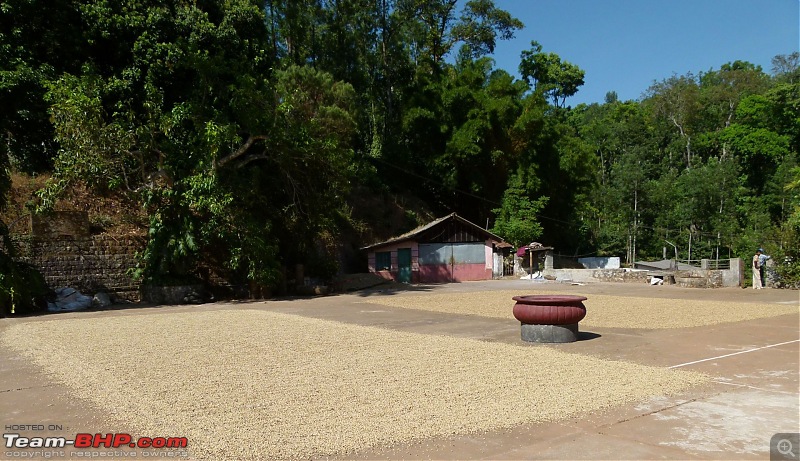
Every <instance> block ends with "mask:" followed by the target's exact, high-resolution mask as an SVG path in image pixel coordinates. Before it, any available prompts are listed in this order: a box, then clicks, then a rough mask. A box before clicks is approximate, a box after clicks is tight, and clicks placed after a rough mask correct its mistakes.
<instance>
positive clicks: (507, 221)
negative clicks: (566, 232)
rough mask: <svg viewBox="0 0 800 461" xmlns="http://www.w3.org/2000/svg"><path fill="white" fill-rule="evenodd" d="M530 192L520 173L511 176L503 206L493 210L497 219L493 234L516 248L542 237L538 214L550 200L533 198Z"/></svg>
mask: <svg viewBox="0 0 800 461" xmlns="http://www.w3.org/2000/svg"><path fill="white" fill-rule="evenodd" d="M528 190H529V189H528V188H527V187H525V183H524V181H523V178H522V175H521V174H520V173H517V174H515V175H513V176H511V177H510V178H509V180H508V188H507V189H506V192H505V194H504V195H503V204H502V206H501V207H500V208H497V209H495V210H493V211H494V213H495V214H496V215H497V219H496V220H495V223H494V227H493V228H492V232H493V233H495V234H497V235H499V236H502V237H503V238H505V239H506V240H507V241H508V242H510V243H511V244H512V245H514V246H515V247H519V246H522V245H527V244H528V243H531V242H533V241H535V240H536V239H538V238H539V237H540V236H541V235H542V225H541V224H540V223H539V219H538V213H539V212H540V211H541V210H542V208H543V207H544V206H545V204H547V200H548V198H547V197H538V198H536V199H534V198H531V197H530V195H529V192H528Z"/></svg>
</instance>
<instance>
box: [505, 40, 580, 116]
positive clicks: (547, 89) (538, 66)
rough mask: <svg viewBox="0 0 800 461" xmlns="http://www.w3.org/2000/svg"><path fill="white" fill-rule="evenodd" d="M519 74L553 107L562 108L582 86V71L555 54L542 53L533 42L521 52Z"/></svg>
mask: <svg viewBox="0 0 800 461" xmlns="http://www.w3.org/2000/svg"><path fill="white" fill-rule="evenodd" d="M519 72H520V74H522V78H524V79H525V81H526V82H528V83H531V81H532V82H533V84H534V88H535V90H536V91H538V92H540V93H542V94H544V95H547V96H548V97H549V98H550V99H551V100H552V101H553V105H555V106H559V107H563V106H564V104H565V102H566V99H567V98H568V97H570V96H573V95H574V94H575V93H577V92H578V88H580V87H581V86H583V83H584V81H583V78H584V75H585V73H584V71H583V70H582V69H581V68H579V67H578V66H576V65H575V64H572V63H570V62H567V61H562V60H561V57H559V56H558V55H557V54H555V53H543V52H542V45H540V44H539V43H538V42H536V41H535V40H534V41H532V42H531V49H530V50H525V51H523V52H522V60H521V62H520V65H519Z"/></svg>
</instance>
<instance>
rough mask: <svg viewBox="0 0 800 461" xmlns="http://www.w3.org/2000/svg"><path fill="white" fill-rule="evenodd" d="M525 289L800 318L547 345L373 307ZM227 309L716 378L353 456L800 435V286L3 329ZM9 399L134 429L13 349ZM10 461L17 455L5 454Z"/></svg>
mask: <svg viewBox="0 0 800 461" xmlns="http://www.w3.org/2000/svg"><path fill="white" fill-rule="evenodd" d="M518 287H519V288H521V289H525V290H526V291H529V292H532V293H537V292H538V293H566V294H580V295H586V296H589V297H590V296H591V295H592V294H593V293H598V294H613V295H617V296H626V295H628V296H637V297H643V296H644V297H647V296H650V297H661V298H679V299H716V300H731V301H737V302H752V303H754V304H763V303H768V304H771V303H780V304H784V305H787V304H788V305H795V306H798V313H795V314H790V315H783V316H779V317H771V318H765V319H759V320H753V321H747V322H739V323H731V324H720V325H714V326H710V327H697V328H686V329H678V330H646V329H617V328H593V329H591V331H581V333H580V335H579V340H578V341H577V342H574V343H568V344H554V345H541V344H525V343H523V342H522V341H521V340H520V336H519V335H520V333H519V331H520V330H519V328H520V326H519V322H517V321H516V320H515V319H514V318H513V317H511V315H510V311H509V319H508V320H503V319H491V318H483V317H476V316H468V315H448V314H441V313H434V312H428V311H418V310H412V309H397V308H389V307H382V306H378V305H373V304H366V303H363V300H364V297H368V296H424V295H425V294H426V293H431V292H448V291H462V292H469V291H485V290H493V289H509V288H518ZM510 307H511V305H509V309H510ZM219 309H222V310H225V309H259V310H274V311H279V312H284V313H290V314H294V315H300V316H306V317H315V318H324V319H330V320H336V321H340V322H346V323H354V324H361V325H372V326H379V327H381V328H388V329H395V330H401V331H413V332H417V333H423V334H432V335H450V336H456V337H466V338H475V339H479V340H483V341H491V342H505V343H513V344H519V345H520V346H521V347H557V348H559V349H561V350H564V351H569V352H575V353H580V354H588V355H594V356H598V357H603V358H608V359H615V360H625V361H631V362H636V363H641V364H646V365H653V366H659V367H675V368H684V369H691V370H697V371H701V372H704V373H706V374H708V375H710V376H712V377H713V379H712V382H711V383H710V384H708V385H707V386H703V387H701V388H694V389H691V390H690V391H688V392H687V393H685V394H683V395H679V396H675V397H671V398H659V397H655V398H652V399H650V400H649V401H645V402H638V403H636V404H632V405H627V406H623V407H617V408H612V409H609V410H606V411H602V412H596V413H592V414H589V415H587V416H585V417H582V418H580V419H572V420H566V421H560V422H557V423H545V424H534V425H526V426H519V427H515V428H513V429H511V430H502V431H494V432H489V433H483V434H474V435H459V436H453V437H446V438H438V439H430V440H426V441H423V442H418V443H408V444H402V445H397V446H387V447H380V448H377V449H374V450H369V451H365V452H362V453H354V454H350V455H348V456H346V457H343V459H344V458H346V459H401V458H402V459H767V458H769V442H770V438H771V437H772V435H773V434H775V433H778V432H800V404H799V401H800V400H799V399H800V292H797V291H784V290H769V289H768V290H758V291H756V290H745V289H740V288H736V289H729V288H725V289H707V290H698V289H688V288H680V287H675V286H649V285H633V284H591V285H588V284H587V285H585V286H572V285H563V284H552V285H551V284H532V283H531V282H530V281H521V280H514V281H487V282H467V283H461V284H451V285H438V286H417V287H409V288H408V289H397V290H395V289H380V288H377V289H372V290H367V291H363V292H358V293H355V294H348V295H339V296H330V297H322V298H314V299H292V300H280V301H268V302H255V303H219V304H211V305H202V306H192V307H185V306H175V307H169V306H167V307H159V308H144V307H142V308H132V309H125V310H109V311H101V312H82V313H70V314H58V315H47V316H43V317H33V318H22V319H0V334H2V331H3V330H4V329H5V328H7V326H8V325H11V324H14V323H18V322H38V321H58V319H59V318H62V317H63V318H67V317H69V318H75V317H80V318H86V319H89V318H92V317H95V316H109V315H111V316H139V315H154V314H158V312H160V311H169V312H181V311H191V310H201V311H203V310H219ZM140 385H146V383H140ZM598 385H602V383H598ZM0 396H2V397H0V422H1V423H2V424H3V426H7V425H14V424H44V425H47V426H49V425H53V427H54V429H53V430H45V431H33V432H28V433H27V434H26V435H32V436H65V435H70V434H73V435H74V434H75V433H77V432H89V433H96V432H103V433H106V432H132V431H133V428H130V427H126V424H125V420H124V415H111V414H106V413H103V412H101V411H100V410H98V409H97V408H95V407H93V406H91V405H89V404H87V403H85V402H84V401H82V400H81V399H80V398H79V397H77V396H75V395H73V394H72V393H71V392H70V390H69V389H65V388H63V387H61V386H60V385H58V384H55V383H53V382H52V381H50V379H49V377H48V376H46V375H44V374H42V373H41V372H40V371H39V370H37V369H35V368H34V367H32V366H31V365H30V364H29V363H28V362H27V361H26V360H24V359H22V358H21V357H19V356H18V355H16V354H14V353H11V352H10V351H8V350H4V349H3V350H0ZM264 430H269V428H267V427H265V428H264ZM4 432H6V433H7V432H9V431H8V430H6V431H4ZM254 436H257V434H254ZM68 452H69V450H67V457H69V456H68ZM0 458H2V459H7V458H8V456H6V455H4V452H0ZM53 459H58V458H53Z"/></svg>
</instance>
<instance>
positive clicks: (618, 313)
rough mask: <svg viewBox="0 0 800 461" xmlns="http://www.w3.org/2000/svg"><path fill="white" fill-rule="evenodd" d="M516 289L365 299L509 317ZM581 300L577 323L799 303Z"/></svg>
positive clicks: (706, 318)
mask: <svg viewBox="0 0 800 461" xmlns="http://www.w3.org/2000/svg"><path fill="white" fill-rule="evenodd" d="M525 294H529V293H525V292H521V291H511V290H506V291H480V292H470V293H443V294H426V295H424V296H419V295H417V296H414V295H410V296H409V295H405V296H404V295H395V296H379V297H374V298H368V299H367V300H366V302H368V303H373V304H380V305H383V306H391V307H401V308H404V309H419V310H426V311H434V312H442V313H447V314H467V315H478V316H482V317H495V318H506V319H511V320H514V316H513V315H512V313H511V310H512V309H513V307H514V301H513V300H512V299H511V298H512V297H513V296H520V295H525ZM587 298H588V299H587V300H586V301H584V302H583V304H584V306H586V318H585V319H584V320H583V321H581V325H587V326H593V327H606V328H648V329H665V328H689V327H697V326H702V325H714V324H719V323H728V322H739V321H742V320H753V319H759V318H765V317H774V316H778V315H785V314H792V313H797V311H798V306H792V305H780V304H754V303H732V302H723V301H696V300H688V299H664V298H634V297H623V296H608V295H597V294H592V295H588V296H587Z"/></svg>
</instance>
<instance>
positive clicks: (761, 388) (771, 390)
mask: <svg viewBox="0 0 800 461" xmlns="http://www.w3.org/2000/svg"><path fill="white" fill-rule="evenodd" d="M714 382H715V383H717V384H725V385H728V386H737V387H746V388H748V389H755V390H757V391H764V392H777V393H778V394H787V395H797V393H796V392H786V391H780V390H778V389H765V388H763V387H755V386H750V385H748V384H739V383H727V382H725V381H718V380H715V381H714Z"/></svg>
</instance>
